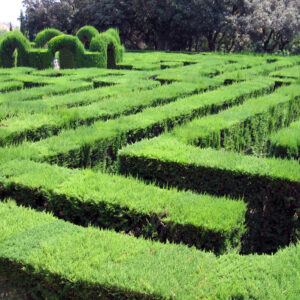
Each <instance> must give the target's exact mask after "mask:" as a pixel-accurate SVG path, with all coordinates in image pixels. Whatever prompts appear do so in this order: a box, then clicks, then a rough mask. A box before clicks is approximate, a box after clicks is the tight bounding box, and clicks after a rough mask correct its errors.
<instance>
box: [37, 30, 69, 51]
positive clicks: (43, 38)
mask: <svg viewBox="0 0 300 300" xmlns="http://www.w3.org/2000/svg"><path fill="white" fill-rule="evenodd" d="M59 35H63V33H62V32H61V31H59V30H57V29H53V28H46V29H44V30H42V31H41V32H39V33H38V34H37V36H36V38H35V40H34V45H35V48H44V47H45V46H46V45H47V43H48V42H49V41H50V40H51V39H53V38H54V37H56V36H59Z"/></svg>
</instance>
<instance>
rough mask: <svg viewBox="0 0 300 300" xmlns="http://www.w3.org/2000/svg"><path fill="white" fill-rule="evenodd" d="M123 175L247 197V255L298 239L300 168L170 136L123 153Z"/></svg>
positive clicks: (277, 160)
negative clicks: (202, 145)
mask: <svg viewBox="0 0 300 300" xmlns="http://www.w3.org/2000/svg"><path fill="white" fill-rule="evenodd" d="M119 164H120V166H119V171H120V173H122V174H131V175H133V176H139V177H140V178H143V179H145V180H151V181H155V182H157V183H158V184H159V185H161V186H166V185H167V186H176V187H178V188H180V189H189V190H193V191H196V192H199V193H208V194H213V195H230V196H231V197H234V198H239V197H244V200H245V201H246V202H247V203H248V213H247V215H246V222H247V225H248V232H247V235H246V236H245V247H244V249H243V251H244V252H259V253H261V252H272V251H275V250H276V249H277V248H278V247H281V246H286V245H288V244H289V243H290V242H291V241H295V240H296V239H297V238H298V239H299V237H300V236H299V234H300V215H299V213H300V211H299V209H300V201H299V199H300V165H299V164H298V162H296V161H287V160H279V159H267V158H256V157H253V156H247V155H241V154H237V153H233V152H225V151H217V150H213V149H201V148H196V147H193V146H191V145H186V144H184V143H182V142H181V141H178V140H177V139H176V138H174V137H173V136H171V134H166V135H163V136H161V137H159V138H155V139H152V140H145V141H142V142H139V143H136V144H134V145H130V146H127V147H126V148H123V149H122V150H121V151H119Z"/></svg>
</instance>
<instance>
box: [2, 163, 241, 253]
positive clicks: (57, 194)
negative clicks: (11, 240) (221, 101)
mask: <svg viewBox="0 0 300 300" xmlns="http://www.w3.org/2000/svg"><path fill="white" fill-rule="evenodd" d="M0 191H1V193H0V195H1V194H2V197H3V196H4V197H5V196H11V197H13V198H14V199H16V200H17V202H18V203H19V204H21V205H29V206H31V207H34V208H38V209H41V208H42V209H46V210H48V211H51V212H53V213H54V214H55V215H57V216H58V217H61V218H64V219H65V220H67V221H71V222H74V223H76V224H80V225H85V226H87V225H88V224H93V225H95V226H100V227H103V228H111V229H115V230H117V231H125V232H126V233H129V232H130V233H132V234H134V235H135V236H143V237H145V238H152V239H156V240H159V241H162V242H166V240H168V241H170V242H176V243H184V244H187V245H189V246H195V247H197V248H199V249H206V250H208V251H214V252H215V253H217V254H221V253H224V252H226V251H229V250H230V249H232V248H234V247H237V246H238V245H239V244H240V239H241V235H242V233H243V232H244V227H243V222H244V216H245V211H246V206H245V204H244V202H243V201H235V200H230V199H226V198H217V197H213V196H206V195H202V196H201V195H196V194H192V193H191V192H178V191H176V190H162V189H159V188H157V187H155V186H151V185H145V184H144V183H142V182H139V181H137V180H135V179H130V178H124V177H121V176H112V175H106V174H102V173H96V172H93V171H90V170H83V171H81V170H69V169H64V168H61V167H56V166H50V165H48V164H40V163H35V162H32V161H10V162H8V163H3V164H1V167H0Z"/></svg>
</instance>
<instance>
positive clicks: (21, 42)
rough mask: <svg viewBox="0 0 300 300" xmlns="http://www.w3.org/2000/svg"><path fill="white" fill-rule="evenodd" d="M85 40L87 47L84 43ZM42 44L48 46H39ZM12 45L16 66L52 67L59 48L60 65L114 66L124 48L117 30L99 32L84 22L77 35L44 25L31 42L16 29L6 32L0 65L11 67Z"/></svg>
mask: <svg viewBox="0 0 300 300" xmlns="http://www.w3.org/2000/svg"><path fill="white" fill-rule="evenodd" d="M88 44H89V49H88V50H87V49H85V47H84V45H85V46H87V45H88ZM32 46H34V48H32ZM45 46H48V48H43V47H45ZM15 49H17V50H18V57H17V66H28V67H35V68H38V69H46V68H50V67H52V66H53V60H54V57H55V53H56V52H59V59H60V66H61V68H83V67H85V68H90V67H98V68H115V67H116V65H117V64H118V63H119V62H121V61H122V58H123V53H124V51H125V48H124V47H123V46H122V45H121V43H120V37H119V33H118V31H117V30H115V29H109V30H107V31H106V32H104V33H100V34H99V32H98V31H97V29H95V28H94V27H92V26H84V27H83V28H81V29H80V30H79V31H78V32H77V36H72V35H64V34H62V33H61V32H60V31H59V30H56V29H45V30H43V31H41V32H40V33H39V34H38V35H37V37H36V39H35V42H34V43H33V45H31V43H30V42H29V41H28V39H27V38H25V37H24V35H23V34H22V33H21V32H20V31H13V32H9V33H7V34H6V35H5V36H4V37H3V38H2V39H1V40H0V67H5V68H11V67H14V65H15V58H14V57H13V53H14V51H15Z"/></svg>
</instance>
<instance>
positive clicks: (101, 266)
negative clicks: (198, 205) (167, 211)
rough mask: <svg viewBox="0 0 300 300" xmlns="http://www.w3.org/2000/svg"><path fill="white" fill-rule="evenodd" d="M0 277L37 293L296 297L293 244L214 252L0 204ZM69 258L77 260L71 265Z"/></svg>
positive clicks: (117, 296)
mask: <svg viewBox="0 0 300 300" xmlns="http://www.w3.org/2000/svg"><path fill="white" fill-rule="evenodd" d="M0 216H3V217H2V218H0V220H1V221H0V223H1V222H2V220H5V222H4V223H3V222H2V224H1V225H2V226H0V245H1V246H0V276H1V277H4V278H6V279H8V280H11V281H13V282H14V283H15V284H16V285H18V286H20V287H23V288H25V289H26V290H27V291H28V293H30V294H31V296H35V297H36V298H39V299H41V298H49V297H50V296H51V297H52V298H55V299H70V298H74V297H76V299H186V297H187V295H188V298H189V299H200V298H205V299H223V298H224V299H225V298H226V299H227V298H232V299H237V298H243V299H248V298H249V299H250V298H253V299H297V296H298V295H299V293H300V288H299V269H300V259H299V258H300V256H299V255H298V254H299V247H300V245H299V244H298V245H296V246H290V247H289V248H287V249H284V250H280V251H279V252H278V253H276V254H275V255H272V256H268V255H249V256H240V255H237V254H229V255H223V256H220V257H218V258H217V257H215V256H214V255H213V254H211V253H204V252H201V251H197V250H195V249H193V248H192V249H191V248H187V247H185V246H183V245H169V244H167V245H163V244H160V243H157V242H152V241H147V240H143V239H135V238H134V237H129V236H124V235H121V234H118V233H115V232H113V231H100V230H97V229H95V228H82V227H78V226H75V225H73V224H70V223H66V222H64V221H61V220H57V219H56V218H54V217H53V216H51V215H48V214H44V213H38V212H35V211H33V210H29V209H25V208H23V207H17V206H15V204H14V203H13V202H12V201H9V203H0ZM74 261H76V263H75V264H74Z"/></svg>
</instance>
